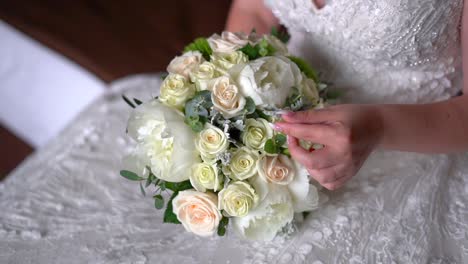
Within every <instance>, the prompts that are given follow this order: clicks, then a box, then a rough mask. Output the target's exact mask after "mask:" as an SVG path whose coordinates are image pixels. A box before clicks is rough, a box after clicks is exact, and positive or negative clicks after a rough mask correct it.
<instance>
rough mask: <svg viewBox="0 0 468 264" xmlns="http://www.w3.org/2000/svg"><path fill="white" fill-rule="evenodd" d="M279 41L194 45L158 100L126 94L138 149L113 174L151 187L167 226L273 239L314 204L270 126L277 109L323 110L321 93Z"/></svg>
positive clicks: (172, 69) (304, 176) (315, 193)
mask: <svg viewBox="0 0 468 264" xmlns="http://www.w3.org/2000/svg"><path fill="white" fill-rule="evenodd" d="M281 37H282V36H280V35H279V34H277V31H275V32H274V34H270V35H264V36H258V35H257V34H256V33H255V32H252V33H251V34H249V35H246V34H239V33H230V32H223V33H222V34H221V35H218V34H214V35H213V36H211V37H210V38H208V39H205V38H198V39H196V40H195V41H194V42H193V43H191V44H190V45H188V46H187V47H186V49H185V50H184V53H183V54H182V55H181V56H178V57H175V58H174V59H173V60H172V61H171V62H170V64H169V66H168V67H167V71H168V75H167V76H166V77H165V78H164V80H163V82H162V84H161V87H160V95H159V97H157V98H154V99H152V100H150V101H148V102H144V103H142V102H141V101H140V100H137V99H133V101H132V100H130V99H129V98H127V97H125V96H124V99H125V100H126V101H127V103H128V104H130V105H131V106H133V107H134V108H135V109H134V110H133V112H132V113H131V116H130V119H129V121H128V127H127V133H128V135H129V136H130V137H131V138H133V139H134V140H135V141H136V143H137V144H136V148H135V149H134V152H133V153H132V154H131V155H130V156H129V158H128V159H127V160H126V162H127V165H126V166H127V167H126V169H127V170H122V171H121V172H120V173H121V175H122V176H123V177H125V178H127V179H129V180H134V181H140V188H141V191H142V193H143V194H145V193H146V191H145V188H152V189H154V190H153V191H154V196H153V198H154V205H155V207H156V208H157V209H163V208H164V209H165V212H164V222H166V223H176V224H182V225H183V226H184V228H185V229H186V230H187V231H188V232H193V233H195V234H197V235H200V236H211V235H213V234H215V233H217V234H218V235H221V236H222V235H224V234H225V232H226V228H227V226H228V225H229V224H230V225H231V227H232V228H233V229H234V230H236V231H237V232H238V233H239V234H240V235H241V236H242V237H245V238H248V239H256V240H271V239H273V238H274V237H275V236H276V235H277V234H278V233H280V232H285V231H286V232H287V230H288V229H289V230H290V229H291V226H292V223H293V220H294V218H295V215H297V216H300V214H297V213H303V212H309V211H311V210H314V209H316V208H317V207H318V205H319V189H318V188H317V187H316V186H315V185H314V184H311V183H309V175H308V173H307V170H306V169H305V168H304V167H302V166H301V165H300V164H299V163H298V162H296V161H295V160H293V159H292V158H291V156H290V154H289V151H288V149H287V144H286V136H285V135H283V134H281V133H278V132H275V131H274V130H273V129H272V127H271V126H272V123H273V122H275V121H277V120H279V118H280V114H281V111H285V110H288V111H297V110H303V109H309V108H317V107H322V106H323V105H324V103H326V100H325V96H324V92H323V91H322V90H324V89H325V87H324V85H323V84H320V83H319V81H318V79H317V76H316V74H315V72H314V71H313V70H312V68H310V67H309V66H308V65H307V64H306V63H305V62H304V61H303V60H302V59H300V58H297V57H293V56H290V54H289V53H288V49H287V47H286V45H285V44H284V43H283V42H282V41H281V40H280V38H281ZM302 143H303V144H302V145H303V147H304V148H307V149H309V150H310V151H313V150H314V148H317V147H319V146H315V145H313V144H312V143H308V142H302Z"/></svg>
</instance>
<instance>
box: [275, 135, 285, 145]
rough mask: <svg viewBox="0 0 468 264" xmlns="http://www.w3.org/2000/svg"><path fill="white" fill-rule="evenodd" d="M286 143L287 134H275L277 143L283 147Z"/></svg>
mask: <svg viewBox="0 0 468 264" xmlns="http://www.w3.org/2000/svg"><path fill="white" fill-rule="evenodd" d="M284 143H286V136H285V135H284V134H277V135H276V136H275V145H276V146H278V147H281V146H283V145H284Z"/></svg>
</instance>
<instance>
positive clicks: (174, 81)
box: [159, 74, 195, 110]
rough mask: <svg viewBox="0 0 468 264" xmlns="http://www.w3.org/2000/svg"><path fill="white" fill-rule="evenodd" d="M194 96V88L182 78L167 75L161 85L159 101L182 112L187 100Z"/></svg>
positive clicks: (180, 76) (177, 75)
mask: <svg viewBox="0 0 468 264" xmlns="http://www.w3.org/2000/svg"><path fill="white" fill-rule="evenodd" d="M194 95H195V87H194V86H193V85H192V84H190V83H188V82H187V80H186V79H185V77H184V76H182V75H179V74H169V75H168V76H167V77H166V79H164V81H163V82H162V84H161V87H160V91H159V100H160V101H161V102H162V103H163V104H165V105H167V106H170V107H174V108H177V109H179V110H182V108H183V107H184V106H185V103H186V102H187V100H189V99H191V98H192V97H193V96H194Z"/></svg>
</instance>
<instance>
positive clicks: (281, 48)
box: [264, 35, 288, 56]
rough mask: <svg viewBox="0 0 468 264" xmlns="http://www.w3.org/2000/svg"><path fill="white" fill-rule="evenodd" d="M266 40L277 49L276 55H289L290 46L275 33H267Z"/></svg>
mask: <svg viewBox="0 0 468 264" xmlns="http://www.w3.org/2000/svg"><path fill="white" fill-rule="evenodd" d="M264 38H265V40H266V41H267V42H268V44H270V45H271V46H272V47H273V48H274V49H275V55H282V56H286V55H288V47H287V46H286V44H284V43H283V42H282V41H281V40H279V39H278V38H277V37H275V36H273V35H265V36H264Z"/></svg>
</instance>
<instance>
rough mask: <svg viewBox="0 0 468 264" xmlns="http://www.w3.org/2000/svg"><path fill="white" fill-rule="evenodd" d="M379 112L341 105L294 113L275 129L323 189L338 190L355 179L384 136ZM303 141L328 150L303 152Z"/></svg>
mask: <svg viewBox="0 0 468 264" xmlns="http://www.w3.org/2000/svg"><path fill="white" fill-rule="evenodd" d="M381 123H382V122H381V120H380V117H379V112H378V111H377V108H376V107H375V106H371V105H339V106H333V107H329V108H326V109H321V110H309V111H303V112H295V113H293V112H290V113H286V114H284V115H283V121H282V122H278V123H275V129H276V130H278V131H281V132H282V133H285V134H287V135H288V146H289V150H290V152H291V155H292V156H293V158H295V159H296V160H297V161H299V162H300V163H301V164H303V165H304V166H305V167H306V168H307V170H308V171H309V173H310V175H311V176H312V177H313V178H314V179H315V180H317V181H318V182H319V183H320V184H321V185H322V186H324V187H325V188H327V189H329V190H335V189H337V188H340V187H341V186H343V184H344V183H345V182H346V181H347V180H349V179H350V178H351V177H353V176H354V175H355V174H356V173H357V172H358V171H359V169H360V168H361V166H362V164H363V163H364V161H365V160H366V159H367V157H368V156H369V154H370V153H371V152H372V151H373V150H374V149H375V148H376V147H377V145H378V144H379V141H380V138H381V136H382V132H383V129H382V125H381ZM299 139H303V140H306V141H310V142H314V143H320V144H323V145H324V146H325V147H324V148H322V149H320V150H315V151H313V152H310V151H307V150H305V149H303V148H302V147H301V146H300V145H299Z"/></svg>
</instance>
